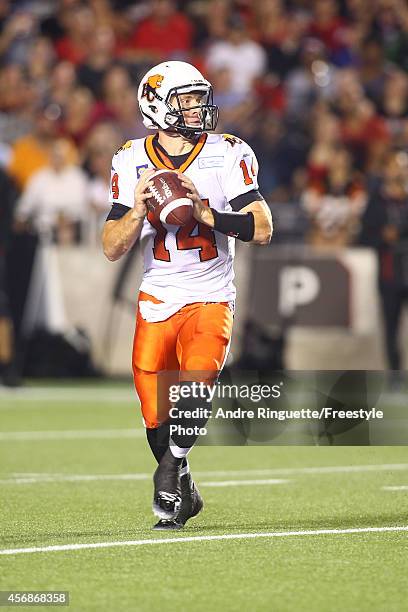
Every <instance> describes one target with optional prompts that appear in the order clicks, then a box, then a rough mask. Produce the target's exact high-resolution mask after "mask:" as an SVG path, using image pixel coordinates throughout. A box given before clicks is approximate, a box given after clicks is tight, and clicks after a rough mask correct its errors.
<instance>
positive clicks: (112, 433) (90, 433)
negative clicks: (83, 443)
mask: <svg viewBox="0 0 408 612" xmlns="http://www.w3.org/2000/svg"><path fill="white" fill-rule="evenodd" d="M145 435H146V434H145V430H144V429H142V428H140V429H72V430H71V431H69V430H57V431H3V432H0V442H27V441H42V440H79V439H82V440H83V439H85V440H86V439H91V438H95V439H107V438H142V437H144V436H145Z"/></svg>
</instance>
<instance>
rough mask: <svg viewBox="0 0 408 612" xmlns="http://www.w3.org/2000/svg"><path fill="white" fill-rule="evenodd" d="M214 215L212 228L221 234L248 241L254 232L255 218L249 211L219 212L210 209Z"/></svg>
mask: <svg viewBox="0 0 408 612" xmlns="http://www.w3.org/2000/svg"><path fill="white" fill-rule="evenodd" d="M210 210H211V212H212V214H213V217H214V229H215V230H216V231H217V232H221V234H226V235H227V236H232V237H233V238H238V240H242V241H243V242H250V241H251V240H252V239H253V237H254V233H255V219H254V215H253V213H251V212H248V213H239V212H219V211H218V210H215V208H211V209H210Z"/></svg>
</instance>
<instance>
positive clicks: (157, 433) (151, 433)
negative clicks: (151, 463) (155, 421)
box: [146, 423, 187, 467]
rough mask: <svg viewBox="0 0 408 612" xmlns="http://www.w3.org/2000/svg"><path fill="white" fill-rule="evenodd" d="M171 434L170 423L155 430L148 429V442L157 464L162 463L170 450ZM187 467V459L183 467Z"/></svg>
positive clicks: (184, 460)
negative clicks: (165, 454)
mask: <svg viewBox="0 0 408 612" xmlns="http://www.w3.org/2000/svg"><path fill="white" fill-rule="evenodd" d="M169 432H170V425H169V423H164V424H163V425H160V426H159V427H156V428H154V429H153V428H151V429H148V428H146V436H147V441H148V443H149V446H150V448H151V451H152V453H153V455H154V457H155V459H156V461H157V463H160V461H161V459H162V457H163V455H164V453H165V452H166V450H167V449H168V448H169ZM186 465H187V459H186V458H184V459H183V462H182V464H181V466H182V467H186Z"/></svg>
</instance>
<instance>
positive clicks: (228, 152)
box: [109, 134, 258, 304]
mask: <svg viewBox="0 0 408 612" xmlns="http://www.w3.org/2000/svg"><path fill="white" fill-rule="evenodd" d="M153 138H154V136H148V137H147V138H143V139H138V140H130V141H128V142H127V143H126V144H125V145H123V147H121V148H120V149H119V151H118V152H117V153H116V154H115V155H114V156H113V159H112V176H111V190H110V197H109V201H110V202H112V203H120V204H124V205H125V206H129V208H132V207H133V205H134V190H135V187H136V183H137V181H138V179H139V177H140V173H141V172H142V171H143V170H144V169H145V168H167V167H168V165H167V166H166V165H164V160H163V159H160V158H159V157H158V156H157V153H156V151H155V149H154V147H153V142H152V141H153ZM165 163H167V164H168V163H170V164H171V162H170V160H166V162H165ZM169 168H171V165H170V167H169ZM179 170H180V171H181V172H183V173H185V174H186V175H187V176H188V177H189V178H190V179H191V180H192V181H193V183H194V184H195V186H196V188H197V191H198V193H199V194H200V197H201V198H202V200H203V201H204V202H205V203H206V204H207V205H208V206H211V208H215V209H216V210H219V211H226V212H228V211H232V208H231V205H230V204H229V201H230V200H233V199H234V198H236V197H237V196H239V195H241V194H244V193H246V192H248V191H251V190H253V189H258V182H257V173H258V164H257V161H256V158H255V155H254V153H253V151H252V149H251V148H250V147H249V146H248V145H247V144H246V143H245V142H243V141H242V140H240V139H238V138H236V137H234V136H231V135H229V134H202V135H201V137H200V139H199V140H198V142H197V144H196V145H195V147H194V149H193V150H192V151H191V153H190V155H189V157H188V159H187V160H186V162H185V163H184V164H182V165H181V166H180V168H179ZM140 241H141V246H142V249H143V253H144V274H143V281H142V285H141V287H140V288H141V290H142V291H145V292H146V293H149V294H150V295H153V296H154V297H156V298H157V299H159V300H162V301H163V302H171V303H183V304H188V303H192V302H228V301H231V300H234V299H235V286H234V283H233V280H234V270H233V259H234V250H235V238H232V237H230V236H226V235H225V234H221V233H220V232H217V231H214V230H213V229H211V228H210V227H208V226H206V225H203V224H201V223H198V222H197V221H196V220H195V219H192V220H191V222H190V223H189V224H188V225H186V226H183V227H178V226H175V225H169V224H166V223H164V224H163V223H161V222H157V221H155V220H154V219H152V215H151V213H149V214H148V215H147V217H146V219H145V221H144V224H143V228H142V232H141V236H140Z"/></svg>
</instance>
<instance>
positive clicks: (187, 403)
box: [170, 381, 212, 448]
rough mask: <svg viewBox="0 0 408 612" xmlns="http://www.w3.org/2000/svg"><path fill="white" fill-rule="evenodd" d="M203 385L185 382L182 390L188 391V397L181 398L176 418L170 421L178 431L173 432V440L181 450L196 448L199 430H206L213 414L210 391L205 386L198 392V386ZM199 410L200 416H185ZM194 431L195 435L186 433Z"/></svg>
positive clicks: (176, 407) (178, 402)
mask: <svg viewBox="0 0 408 612" xmlns="http://www.w3.org/2000/svg"><path fill="white" fill-rule="evenodd" d="M200 384H203V383H197V382H188V381H183V382H182V383H181V385H180V389H182V388H183V389H187V390H188V393H187V397H183V396H181V397H180V398H179V400H178V401H177V403H176V406H175V410H174V411H173V414H174V416H173V417H172V419H171V420H170V423H171V425H173V426H175V427H176V428H177V429H176V430H173V432H172V434H171V439H172V441H173V442H174V444H175V445H176V446H178V447H179V448H191V447H192V446H194V444H195V442H196V441H197V438H198V435H199V434H198V430H199V429H200V428H204V427H205V425H206V424H207V421H208V419H209V415H210V413H211V408H212V406H211V401H210V395H209V393H208V390H207V389H206V387H205V386H203V387H200V388H199V391H198V387H197V385H200ZM196 409H199V416H196V417H190V416H188V417H187V416H185V415H186V414H190V413H191V411H193V410H194V411H195V410H196ZM187 431H192V432H193V433H186V432H187Z"/></svg>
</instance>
